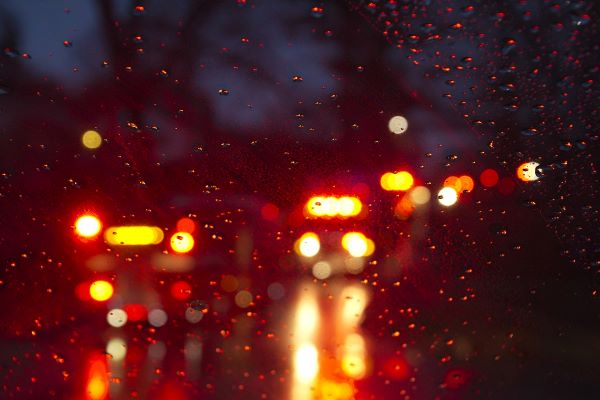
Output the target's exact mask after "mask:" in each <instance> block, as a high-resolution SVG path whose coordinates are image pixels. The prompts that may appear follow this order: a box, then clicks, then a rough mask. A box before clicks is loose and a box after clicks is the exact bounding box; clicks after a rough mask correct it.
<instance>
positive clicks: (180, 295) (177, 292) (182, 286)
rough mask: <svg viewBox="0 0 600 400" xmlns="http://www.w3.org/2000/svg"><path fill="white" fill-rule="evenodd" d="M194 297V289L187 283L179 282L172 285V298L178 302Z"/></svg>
mask: <svg viewBox="0 0 600 400" xmlns="http://www.w3.org/2000/svg"><path fill="white" fill-rule="evenodd" d="M191 295H192V287H191V286H190V284H189V283H187V282H186V281H177V282H175V283H173V284H172V285H171V296H173V298H174V299H177V300H187V299H188V298H189V297H190V296H191Z"/></svg>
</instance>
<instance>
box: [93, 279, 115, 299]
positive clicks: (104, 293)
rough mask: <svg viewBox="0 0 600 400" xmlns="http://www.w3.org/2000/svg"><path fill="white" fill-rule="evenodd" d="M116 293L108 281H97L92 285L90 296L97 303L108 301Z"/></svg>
mask: <svg viewBox="0 0 600 400" xmlns="http://www.w3.org/2000/svg"><path fill="white" fill-rule="evenodd" d="M113 293H114V289H113V285H112V284H111V283H110V282H107V281H95V282H93V283H92V284H91V285H90V296H91V297H92V299H94V300H96V301H106V300H108V299H110V298H111V297H112V295H113Z"/></svg>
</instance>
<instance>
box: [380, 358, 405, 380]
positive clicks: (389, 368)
mask: <svg viewBox="0 0 600 400" xmlns="http://www.w3.org/2000/svg"><path fill="white" fill-rule="evenodd" d="M383 370H384V371H385V373H386V374H387V375H388V376H389V377H390V378H392V379H395V380H399V381H403V380H406V379H408V377H409V376H410V367H409V365H408V363H407V362H406V361H404V360H403V359H402V358H400V357H392V358H390V359H388V360H387V361H386V362H385V364H384V365H383Z"/></svg>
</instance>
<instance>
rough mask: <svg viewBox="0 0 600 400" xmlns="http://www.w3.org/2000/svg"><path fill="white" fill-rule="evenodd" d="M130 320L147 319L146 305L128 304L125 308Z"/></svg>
mask: <svg viewBox="0 0 600 400" xmlns="http://www.w3.org/2000/svg"><path fill="white" fill-rule="evenodd" d="M124 310H125V312H126V313H127V319H128V320H129V321H142V320H144V319H146V313H147V310H146V307H144V306H143V305H141V304H127V305H126V306H125V308H124Z"/></svg>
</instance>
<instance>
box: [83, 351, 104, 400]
mask: <svg viewBox="0 0 600 400" xmlns="http://www.w3.org/2000/svg"><path fill="white" fill-rule="evenodd" d="M106 398H108V371H107V367H106V360H105V359H104V358H101V357H100V356H98V357H94V358H93V359H92V361H91V363H90V367H89V370H88V380H87V383H86V400H104V399H106Z"/></svg>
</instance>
